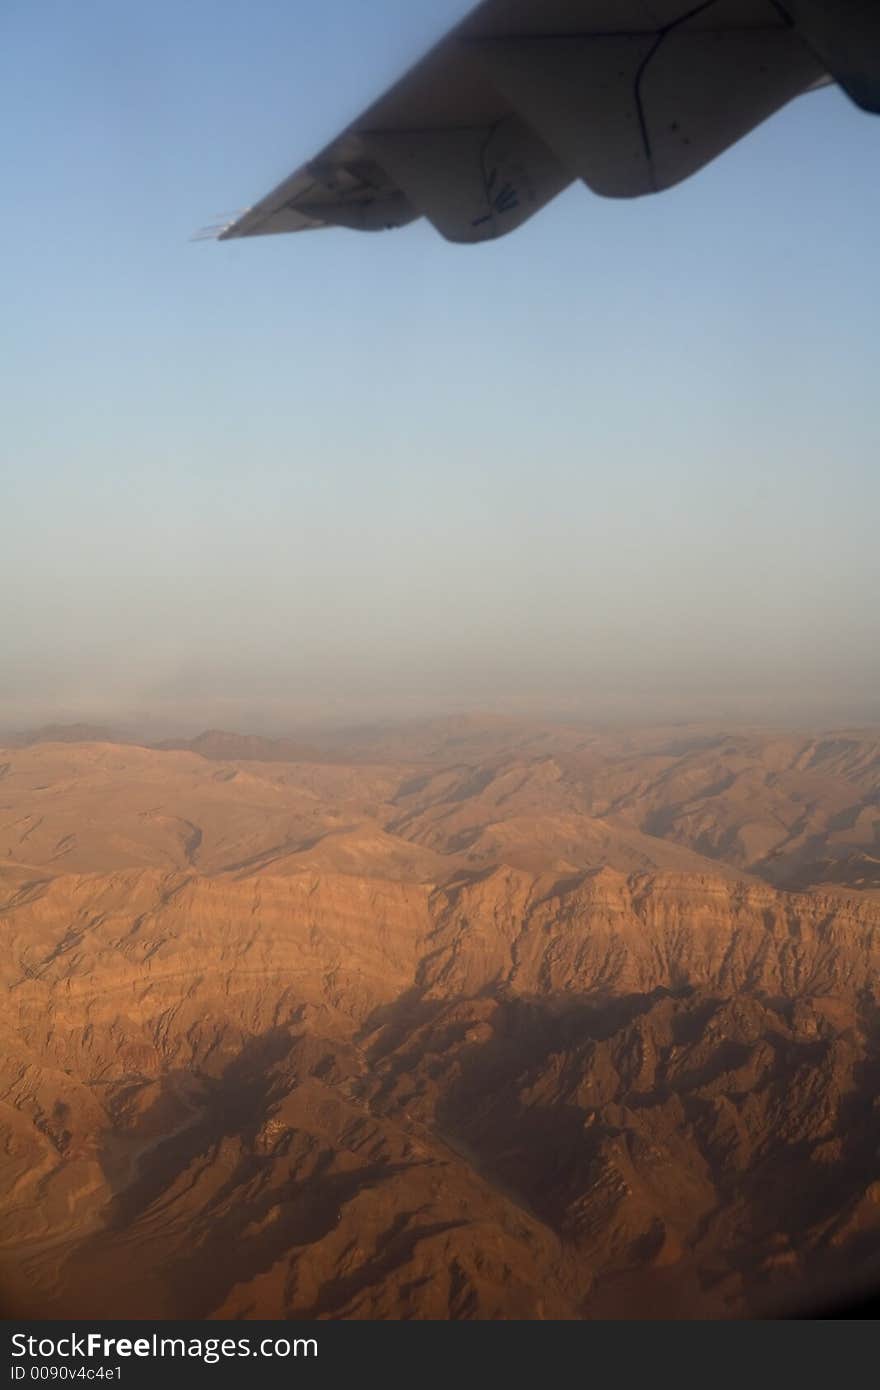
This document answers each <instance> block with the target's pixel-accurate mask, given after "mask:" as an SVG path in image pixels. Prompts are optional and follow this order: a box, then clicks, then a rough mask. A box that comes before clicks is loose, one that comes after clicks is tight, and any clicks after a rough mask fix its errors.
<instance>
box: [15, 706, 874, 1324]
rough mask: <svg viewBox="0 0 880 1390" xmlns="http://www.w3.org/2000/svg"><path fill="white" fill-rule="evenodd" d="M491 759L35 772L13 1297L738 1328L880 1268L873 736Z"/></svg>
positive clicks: (540, 737)
mask: <svg viewBox="0 0 880 1390" xmlns="http://www.w3.org/2000/svg"><path fill="white" fill-rule="evenodd" d="M465 736H466V738H467V749H466V756H465V757H459V756H458V755H456V756H454V757H453V758H452V759H450V760H448V761H447V754H448V752H449V749H448V744H447V743H444V742H443V739H442V737H441V738H439V740H438V731H437V728H436V727H434V728H432V729H431V730H429V731H426V737H425V741H424V742H423V743H422V744H421V745H420V744H419V742H418V737H417V734H416V731H414V730H413V729H412V728H410V729H407V730H405V731H403V733H402V735H401V737H402V741H403V747H402V749H400V750H397V749H395V748H394V746H393V740H392V737H391V735H390V734H389V733H388V732H387V731H383V732H382V735H381V740H379V746H377V747H374V746H371V745H370V740H369V738H368V737H367V735H365V734H362V735H359V738H360V740H361V744H362V747H361V753H360V755H359V756H358V757H352V760H351V761H342V760H340V757H339V748H338V747H337V748H336V749H335V750H334V751H333V753H332V755H331V754H330V753H328V758H330V757H331V756H332V759H333V760H332V761H308V762H305V761H302V762H276V761H265V762H263V761H260V760H254V759H251V758H247V759H226V760H224V759H221V758H208V757H205V756H201V755H200V754H198V753H194V752H192V751H181V750H165V751H162V750H156V749H145V748H140V747H133V746H124V747H123V746H114V745H105V744H98V743H83V744H78V745H68V744H59V743H44V744H37V745H33V746H31V747H28V748H25V749H20V748H9V749H7V750H6V751H5V752H3V751H0V933H2V944H3V950H2V956H0V970H2V974H3V984H4V987H5V989H6V991H7V1007H6V1009H5V1010H4V1015H3V1021H2V1024H0V1030H2V1044H3V1045H2V1049H0V1056H2V1061H0V1125H2V1130H3V1144H2V1147H0V1193H2V1198H0V1202H2V1211H3V1223H2V1238H0V1239H2V1244H0V1287H2V1291H3V1294H4V1296H5V1301H6V1306H7V1308H8V1310H9V1311H10V1312H14V1313H16V1314H25V1313H26V1314H28V1315H30V1316H36V1317H41V1316H65V1317H74V1316H84V1317H85V1316H133V1317H145V1318H155V1317H199V1318H201V1317H244V1318H250V1317H287V1316H297V1317H310V1318H311V1317H317V1318H349V1317H382V1318H400V1317H417V1318H488V1317H492V1318H496V1317H502V1318H605V1317H613V1318H626V1317H661V1318H668V1317H728V1316H741V1315H743V1314H748V1313H754V1312H756V1311H764V1310H769V1311H771V1312H772V1311H774V1310H780V1309H785V1308H787V1307H789V1306H792V1305H793V1304H794V1303H796V1302H798V1301H803V1300H805V1299H809V1298H810V1297H811V1296H813V1295H814V1294H815V1293H816V1292H817V1291H821V1290H822V1289H824V1288H826V1287H833V1286H834V1285H835V1284H836V1283H839V1282H840V1281H841V1280H848V1279H851V1278H854V1277H857V1276H859V1275H861V1274H864V1275H865V1276H869V1275H871V1274H872V1271H873V1270H874V1267H875V1263H876V1260H877V1254H878V1251H880V1106H878V1104H877V1102H876V1097H877V1095H878V1083H880V1003H878V978H880V976H878V966H880V893H878V891H877V888H878V885H877V879H876V871H875V869H874V867H873V865H875V864H877V863H880V847H878V826H880V809H878V805H880V801H878V790H880V738H878V736H877V735H876V734H874V733H872V732H871V731H870V730H868V731H857V732H853V733H846V734H834V735H825V736H815V735H810V736H807V735H785V736H783V735H779V734H776V733H769V734H760V733H755V732H752V733H748V732H746V733H742V732H734V733H719V732H715V733H707V732H706V731H705V730H703V731H698V730H685V731H681V730H668V729H667V730H645V731H636V732H627V733H625V734H624V733H618V732H611V733H602V732H599V733H597V732H596V731H583V730H576V729H571V728H562V729H559V730H556V731H554V730H553V729H552V728H543V727H542V728H539V729H534V730H528V729H526V730H525V732H524V733H523V731H522V730H521V729H519V727H518V726H517V727H516V728H514V729H510V728H509V729H507V731H506V738H507V740H508V742H507V743H506V744H503V746H499V737H500V733H499V729H498V726H497V725H494V724H493V725H492V726H491V727H490V728H489V729H488V730H487V735H486V745H485V747H484V748H482V749H481V747H480V744H479V729H478V727H477V726H476V725H475V724H471V725H469V726H468V727H467V729H466V731H465ZM554 739H555V742H554ZM401 751H403V752H405V753H406V757H398V758H395V756H394V755H395V753H400V752H401ZM380 752H381V753H382V754H383V755H387V760H383V759H381V758H379V757H378V754H379V753H380Z"/></svg>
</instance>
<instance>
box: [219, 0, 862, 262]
mask: <svg viewBox="0 0 880 1390" xmlns="http://www.w3.org/2000/svg"><path fill="white" fill-rule="evenodd" d="M832 81H837V82H839V83H840V84H841V85H842V86H843V87H844V89H845V90H846V91H847V92H848V93H849V95H850V96H851V97H852V98H853V100H854V101H855V102H857V103H858V104H859V105H860V106H862V107H864V108H865V109H866V110H868V111H873V112H880V0H705V3H702V4H700V3H698V2H697V0H484V2H483V3H482V4H480V5H478V6H477V8H476V9H475V10H473V11H472V12H471V13H470V14H469V15H468V16H467V17H466V19H465V20H464V21H463V22H462V23H461V24H459V25H458V26H457V27H456V28H455V29H453V30H452V31H451V33H449V34H448V35H447V36H446V37H445V38H444V39H442V40H441V41H440V43H439V44H437V46H436V47H435V48H433V49H432V50H431V52H430V53H428V54H427V55H426V57H425V58H423V59H422V61H421V62H420V63H418V64H417V65H416V66H415V67H414V68H412V69H411V70H410V71H409V72H408V73H407V74H406V75H405V76H404V77H403V78H402V79H401V80H400V81H399V82H398V83H397V84H396V85H395V86H393V87H392V88H391V89H390V90H389V91H388V92H386V93H385V94H384V95H383V96H382V97H380V98H379V100H378V101H377V102H375V103H374V105H372V106H370V107H369V108H368V110H366V111H365V112H364V113H363V115H361V116H359V117H358V119H357V120H356V121H354V122H353V123H352V124H351V125H350V126H349V127H348V128H347V129H346V130H344V131H343V132H342V134H341V135H339V136H338V137H337V138H336V139H335V140H333V141H331V143H330V144H329V145H328V146H327V147H326V148H325V149H324V150H322V151H321V153H320V154H318V155H317V156H316V157H315V158H314V159H312V160H310V161H309V162H308V164H304V165H303V166H302V168H300V169H298V170H296V172H295V173H293V174H291V176H290V177H289V178H288V179H285V181H284V182H283V183H282V184H279V186H278V187H277V188H276V189H274V190H273V191H272V192H271V193H269V194H268V196H267V197H265V198H263V199H261V201H260V202H259V203H257V204H256V205H255V206H254V207H252V208H250V209H249V210H248V211H247V212H246V213H244V215H243V216H241V217H239V218H237V219H236V220H235V221H234V222H232V223H230V224H229V225H228V226H226V227H224V228H223V229H222V230H221V231H220V232H219V234H218V239H219V240H221V241H225V240H228V239H230V238H233V237H245V236H263V235H267V234H271V233H275V232H297V231H306V230H311V229H315V228H321V227H350V228H354V229H356V230H360V231H379V230H382V229H385V228H391V227H402V226H405V225H406V224H407V223H409V222H412V221H414V220H415V219H416V218H418V217H425V218H427V219H428V221H429V222H431V223H432V225H433V226H434V227H435V228H436V230H437V231H438V232H439V233H440V234H441V235H442V236H444V237H446V239H447V240H449V241H453V242H466V243H467V242H481V241H486V240H489V239H491V238H493V237H497V236H500V235H503V234H504V233H506V232H510V231H513V230H514V229H515V228H516V227H519V226H521V224H522V223H523V222H525V221H526V220H527V219H528V218H529V217H531V216H532V215H533V214H534V213H536V212H538V211H539V210H540V209H541V208H542V207H544V206H545V204H547V203H548V202H549V201H550V200H551V199H552V198H554V197H555V196H556V194H557V193H560V192H561V191H562V189H564V188H566V187H567V186H568V184H570V183H572V182H573V181H574V180H575V179H582V180H583V182H584V183H585V184H586V185H587V186H588V187H589V188H591V189H592V190H593V191H594V192H595V193H599V194H603V195H605V196H607V197H612V198H634V197H638V196H640V195H642V194H647V193H657V192H660V191H661V190H663V189H665V188H671V187H672V186H673V185H674V184H677V183H679V182H681V180H682V179H686V178H688V177H689V176H690V175H691V174H693V173H696V171H697V170H698V169H700V168H702V167H703V165H705V164H707V163H708V162H709V161H710V160H712V159H714V158H715V157H716V156H717V155H719V154H721V153H722V152H723V151H724V150H725V149H727V148H728V147H729V146H730V145H732V144H733V143H734V142H735V141H737V140H739V139H740V138H741V137H742V136H744V135H746V134H747V133H748V132H749V131H750V130H752V129H754V127H755V126H757V125H758V124H760V123H761V122H762V121H764V120H766V119H767V118H768V117H769V116H771V115H772V114H773V113H774V112H775V111H777V110H778V109H779V108H780V107H782V106H784V105H785V104H786V103H787V102H789V101H791V100H792V99H793V98H794V97H796V96H799V95H800V94H801V93H802V92H806V91H808V90H810V89H812V88H814V87H816V86H822V85H825V84H826V83H828V82H832Z"/></svg>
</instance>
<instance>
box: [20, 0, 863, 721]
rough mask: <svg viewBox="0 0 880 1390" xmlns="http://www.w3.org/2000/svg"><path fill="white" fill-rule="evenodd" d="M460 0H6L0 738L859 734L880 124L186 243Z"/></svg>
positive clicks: (384, 78)
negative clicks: (492, 221) (669, 730)
mask: <svg viewBox="0 0 880 1390" xmlns="http://www.w3.org/2000/svg"><path fill="white" fill-rule="evenodd" d="M468 8H470V6H469V5H468V4H466V3H463V2H462V0H422V3H414V0H370V3H369V4H367V3H364V0H296V2H295V3H293V2H292V0H247V3H244V0H186V3H184V4H180V3H179V0H175V3H171V0H153V3H151V4H150V5H133V4H119V3H118V0H83V3H81V4H77V5H71V4H70V3H69V0H64V3H60V2H59V3H46V2H45V0H6V3H5V5H4V6H3V9H2V12H0V111H2V121H0V132H2V133H0V141H2V143H3V146H4V149H3V167H4V169H5V183H6V198H5V208H4V215H3V218H2V221H0V263H2V266H3V281H4V288H3V324H4V330H5V331H4V332H3V333H2V335H0V373H2V375H0V380H2V383H3V384H2V393H3V405H2V432H0V484H2V486H0V528H2V546H0V621H2V646H0V651H2V656H0V722H3V723H9V722H12V723H19V724H28V723H33V722H36V721H38V720H42V719H44V718H49V717H55V718H68V717H76V716H84V717H93V716H100V717H106V716H108V715H123V716H127V715H130V714H133V713H134V712H143V711H155V712H156V713H158V714H162V715H164V716H167V717H174V716H175V715H176V714H177V713H178V712H180V714H181V715H183V714H186V716H187V718H188V719H192V720H194V721H195V722H199V723H201V722H205V723H218V722H224V723H227V724H229V723H230V722H237V723H239V724H241V723H242V722H247V721H249V722H251V723H252V724H253V723H255V722H259V720H260V718H261V717H265V718H267V719H270V720H272V721H274V722H276V723H279V724H283V723H284V722H285V719H286V718H287V716H288V712H289V713H290V715H291V717H294V716H296V717H300V716H301V715H303V714H311V713H313V712H326V713H332V714H338V715H340V716H342V717H358V716H360V715H361V714H364V713H378V712H383V711H386V710H387V711H388V712H389V713H395V712H397V711H398V710H416V709H425V710H429V709H430V710H434V709H436V710H440V709H445V708H461V707H467V706H478V707H481V708H486V707H489V706H495V707H500V708H513V707H526V706H530V707H535V708H537V707H541V706H543V707H546V708H547V709H555V708H565V709H568V710H572V711H581V710H582V711H583V712H584V713H587V714H590V713H592V712H594V711H597V712H601V713H604V714H607V713H609V712H613V711H615V710H618V709H619V710H620V712H621V713H623V714H626V715H629V714H631V713H633V712H636V713H637V712H639V711H640V710H644V712H645V713H646V714H647V715H649V716H651V717H653V716H655V715H657V714H666V713H681V714H688V715H689V714H705V715H714V714H716V713H722V714H724V715H727V714H729V713H735V712H740V711H747V712H749V713H758V714H763V713H765V712H766V713H770V714H774V715H776V716H777V717H778V716H780V715H782V716H785V714H786V713H787V712H789V711H790V712H791V714H792V717H797V718H801V717H802V716H803V714H804V712H811V713H812V712H813V711H815V713H816V714H818V715H819V716H820V717H822V718H840V719H850V718H853V719H857V718H870V717H880V701H878V695H877V692H878V689H880V684H878V677H880V655H878V653H880V642H878V620H877V594H878V592H880V545H878V542H877V533H878V506H880V470H878V459H880V449H878V443H880V408H878V383H880V373H878V344H877V332H878V317H877V309H878V294H877V275H878V271H877V266H878V261H877V244H878V242H877V238H878V227H880V179H878V176H877V175H878V169H880V119H878V118H872V117H869V116H865V115H863V114H862V113H860V112H858V111H857V110H856V109H855V108H854V107H853V106H852V105H851V104H850V103H849V102H848V100H847V99H846V98H845V97H844V96H843V95H842V93H840V92H839V91H837V90H836V89H831V90H826V91H823V92H820V93H817V94H814V95H811V96H809V97H805V98H802V99H801V100H800V101H799V102H796V103H795V104H793V105H792V106H790V107H789V108H788V109H787V110H786V111H784V112H782V113H781V114H779V115H778V116H777V117H775V118H774V119H773V120H772V121H770V122H768V123H767V124H766V125H764V126H763V127H761V128H760V129H759V130H758V131H756V132H754V133H753V134H752V135H751V136H749V137H748V138H747V139H745V140H744V141H742V142H741V143H740V144H739V145H738V146H737V147H735V148H734V149H733V150H731V151H729V152H727V153H726V154H725V155H724V156H722V158H721V159H719V160H718V161H717V162H716V163H714V164H712V165H711V166H710V167H709V168H708V169H707V170H705V171H704V172H702V173H701V174H699V175H697V176H696V177H695V178H693V179H691V180H690V181H688V182H686V183H685V184H684V185H682V186H681V187H680V188H678V189H676V190H674V191H672V192H670V193H666V194H663V195H661V196H660V197H657V198H654V199H642V200H637V201H634V202H613V201H606V200H603V199H601V198H598V197H595V196H594V195H592V194H590V193H589V192H588V191H587V190H586V189H585V188H583V187H582V186H580V185H576V186H574V187H572V188H571V189H570V190H569V191H568V192H567V193H566V194H564V195H563V196H562V197H561V198H559V199H558V200H557V201H556V202H555V203H553V204H551V206H550V207H549V208H548V209H546V210H545V211H544V212H543V213H542V214H541V215H539V216H538V217H536V218H535V219H534V220H533V221H531V222H530V223H529V224H527V225H526V226H525V227H524V228H523V229H522V230H520V231H518V232H517V233H515V234H514V235H513V236H511V237H509V238H507V239H505V240H502V241H500V242H497V243H495V244H493V245H490V246H488V247H471V248H469V247H455V246H451V245H448V244H446V243H444V242H443V241H442V240H441V239H440V238H439V237H438V236H437V235H436V233H434V232H433V230H432V229H431V228H430V227H429V226H428V224H427V223H424V222H423V223H418V224H416V225H414V226H412V227H410V228H408V229H405V230H402V231H399V232H396V233H388V234H383V235H380V236H374V237H370V236H358V235H357V234H355V233H351V232H345V231H337V232H326V233H321V234H313V235H306V236H301V237H268V238H264V239H254V240H251V241H242V242H234V243H226V244H222V245H221V244H213V243H210V242H207V243H193V244H190V243H189V241H188V237H189V235H190V234H191V233H192V232H193V231H194V230H195V229H196V228H198V227H199V226H200V225H202V224H204V223H206V222H211V221H213V220H215V214H217V213H220V212H225V211H227V210H231V209H235V208H236V207H241V206H244V205H246V204H247V203H250V202H253V201H255V200H256V199H257V198H258V197H260V196H262V195H263V194H264V193H266V192H267V191H268V190H269V188H270V187H272V186H273V184H275V183H276V182H277V181H278V180H279V179H280V178H281V177H283V176H284V175H286V174H287V173H289V172H290V171H291V170H292V169H293V168H294V167H295V166H296V165H297V164H299V163H301V162H302V161H303V160H304V159H305V158H308V157H309V156H311V155H313V154H314V153H315V152H316V151H317V150H318V149H319V148H320V147H321V145H323V144H324V143H325V142H326V141H327V140H328V139H329V138H330V137H331V136H333V135H335V134H336V133H337V131H338V130H339V129H340V128H341V126H342V125H343V124H345V123H346V122H347V121H348V120H350V119H351V118H352V117H353V116H354V115H356V114H357V112H358V111H359V110H360V109H361V108H362V107H363V106H364V105H365V104H366V103H367V102H368V101H369V100H370V99H371V98H373V97H374V96H376V95H377V94H378V92H379V91H380V90H381V88H382V87H383V86H384V85H386V84H387V82H389V81H390V80H391V79H393V78H394V77H396V76H397V75H398V73H399V71H400V70H401V68H402V67H403V66H404V65H405V64H406V63H408V62H409V61H411V60H412V59H414V58H415V57H417V56H418V55H419V53H420V52H421V51H422V50H423V49H424V48H425V47H426V46H427V45H428V43H429V42H431V41H433V40H434V39H435V38H437V37H438V36H439V35H440V34H441V33H442V32H443V31H445V29H446V28H448V27H449V25H450V24H451V23H452V22H454V21H455V20H456V19H458V18H459V17H460V16H461V15H462V14H464V13H465V12H466V11H467V9H468Z"/></svg>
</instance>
